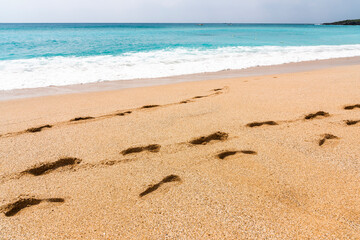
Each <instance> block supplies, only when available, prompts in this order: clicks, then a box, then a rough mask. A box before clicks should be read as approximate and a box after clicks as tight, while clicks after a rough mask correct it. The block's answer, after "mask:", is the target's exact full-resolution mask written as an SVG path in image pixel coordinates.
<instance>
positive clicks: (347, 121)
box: [345, 120, 360, 126]
mask: <svg viewBox="0 0 360 240" xmlns="http://www.w3.org/2000/svg"><path fill="white" fill-rule="evenodd" d="M359 122H360V120H346V121H345V123H346V125H348V126H351V125H356V124H358V123H359Z"/></svg>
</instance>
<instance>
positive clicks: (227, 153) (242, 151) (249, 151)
mask: <svg viewBox="0 0 360 240" xmlns="http://www.w3.org/2000/svg"><path fill="white" fill-rule="evenodd" d="M237 153H243V154H250V155H256V154H257V152H255V151H252V150H241V151H224V152H222V153H219V154H218V155H217V156H218V158H220V159H225V158H227V157H228V156H232V155H235V154H237Z"/></svg>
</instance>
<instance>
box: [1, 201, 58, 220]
mask: <svg viewBox="0 0 360 240" xmlns="http://www.w3.org/2000/svg"><path fill="white" fill-rule="evenodd" d="M41 202H51V203H63V202H65V199H63V198H46V199H36V198H20V199H19V200H17V201H16V202H13V203H10V204H7V205H4V206H2V207H0V210H1V212H3V213H4V214H5V216H7V217H12V216H15V215H16V214H17V213H18V212H20V211H21V210H22V209H24V208H27V207H31V206H35V205H39V204H40V203H41Z"/></svg>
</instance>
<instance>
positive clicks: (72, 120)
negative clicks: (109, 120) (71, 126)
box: [70, 116, 94, 122]
mask: <svg viewBox="0 0 360 240" xmlns="http://www.w3.org/2000/svg"><path fill="white" fill-rule="evenodd" d="M89 119H94V117H89V116H88V117H76V118H73V119H71V120H70V122H78V121H84V120H89Z"/></svg>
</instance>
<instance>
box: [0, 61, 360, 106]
mask: <svg viewBox="0 0 360 240" xmlns="http://www.w3.org/2000/svg"><path fill="white" fill-rule="evenodd" d="M350 65H360V57H348V58H334V59H327V60H316V61H304V62H297V63H287V64H281V65H272V66H259V67H252V68H247V69H239V70H226V71H220V72H212V73H199V74H189V75H180V76H172V77H163V78H147V79H132V80H118V81H103V82H95V83H86V84H75V85H68V86H50V87H42V88H31V89H15V90H8V91H1V90H0V101H4V100H12V99H20V98H31V97H40V96H50V95H61V94H69V93H84V92H99V91H111V90H120V89H127V88H137V87H149V86H158V85H168V84H174V83H181V82H194V81H203V80H216V79H229V78H239V77H254V76H264V75H271V74H282V73H296V72H305V71H313V70H320V69H326V68H332V67H340V66H350Z"/></svg>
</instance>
